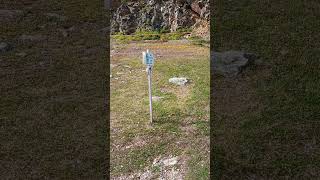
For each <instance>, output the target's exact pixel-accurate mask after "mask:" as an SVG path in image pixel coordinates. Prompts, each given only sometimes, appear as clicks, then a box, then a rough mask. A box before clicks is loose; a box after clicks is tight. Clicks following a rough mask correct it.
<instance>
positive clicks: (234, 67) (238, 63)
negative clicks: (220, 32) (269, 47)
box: [211, 51, 258, 77]
mask: <svg viewBox="0 0 320 180" xmlns="http://www.w3.org/2000/svg"><path fill="white" fill-rule="evenodd" d="M257 58H258V57H257V56H256V55H254V54H252V53H246V52H243V51H225V52H212V53H211V68H212V70H213V73H214V74H220V75H223V76H225V77H233V76H236V75H238V74H239V73H241V72H242V71H243V70H244V69H245V68H246V67H247V66H249V65H251V64H253V63H254V62H255V60H257Z"/></svg>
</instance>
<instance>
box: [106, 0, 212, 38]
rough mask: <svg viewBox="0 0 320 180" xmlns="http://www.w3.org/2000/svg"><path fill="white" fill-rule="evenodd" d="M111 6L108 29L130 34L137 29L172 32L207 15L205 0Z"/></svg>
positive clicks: (207, 8) (170, 0)
mask: <svg viewBox="0 0 320 180" xmlns="http://www.w3.org/2000/svg"><path fill="white" fill-rule="evenodd" d="M115 4H118V3H115ZM114 6H115V5H114ZM113 8H114V9H115V10H113V14H112V23H111V26H112V28H111V33H116V32H122V33H124V34H131V33H133V32H135V31H137V30H138V29H143V30H169V31H171V32H174V31H177V30H178V29H181V28H192V26H193V25H194V24H195V23H196V22H197V21H199V20H205V21H209V17H210V15H209V14H210V10H209V0H198V1H195V0H163V1H160V0H148V1H147V0H144V1H132V2H127V3H122V4H120V5H119V6H118V7H117V8H116V7H113Z"/></svg>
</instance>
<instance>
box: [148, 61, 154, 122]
mask: <svg viewBox="0 0 320 180" xmlns="http://www.w3.org/2000/svg"><path fill="white" fill-rule="evenodd" d="M151 71H152V67H151V66H150V65H148V83H149V104H150V109H149V110H150V125H152V119H153V115H152V87H151V74H152V73H151Z"/></svg>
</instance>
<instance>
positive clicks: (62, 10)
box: [0, 0, 108, 179]
mask: <svg viewBox="0 0 320 180" xmlns="http://www.w3.org/2000/svg"><path fill="white" fill-rule="evenodd" d="M0 9H9V10H10V9H14V10H21V11H23V15H22V16H20V17H18V18H16V19H14V20H11V21H4V22H1V28H0V36H1V38H0V39H1V41H4V42H7V43H10V44H11V45H12V46H13V50H11V51H9V52H6V53H1V55H0V60H1V63H0V74H1V76H0V82H1V86H0V91H1V100H0V109H1V110H0V121H1V138H0V141H1V148H0V149H1V160H0V164H1V165H0V166H1V168H0V174H1V175H0V177H1V179H104V178H105V177H106V174H107V162H108V153H107V152H108V142H107V139H108V136H107V127H108V126H107V121H106V119H107V117H108V116H107V114H106V113H107V111H106V110H107V108H106V107H105V105H106V103H105V101H106V97H105V96H106V87H105V85H106V80H107V78H108V77H107V75H106V72H107V70H106V69H108V65H107V54H108V47H106V44H107V43H106V42H107V41H106V34H104V33H103V32H101V31H100V30H101V29H103V28H105V27H106V26H107V24H108V23H107V22H108V19H107V16H106V14H107V12H106V11H105V10H104V9H103V2H102V1H96V0H95V1H90V2H88V1H84V0H62V1H58V0H53V1H42V0H26V1H2V2H1V3H0ZM46 13H56V14H58V15H60V16H64V19H63V20H62V19H60V18H59V17H49V16H47V15H46ZM62 31H68V32H67V33H68V35H67V36H64V34H63V33H62ZM23 34H24V35H27V36H29V35H31V36H32V35H36V37H39V36H41V37H45V38H43V39H42V38H41V39H39V40H36V41H32V40H29V41H25V42H22V41H21V40H19V38H20V37H21V35H23ZM21 54H24V55H21ZM107 83H108V82H107Z"/></svg>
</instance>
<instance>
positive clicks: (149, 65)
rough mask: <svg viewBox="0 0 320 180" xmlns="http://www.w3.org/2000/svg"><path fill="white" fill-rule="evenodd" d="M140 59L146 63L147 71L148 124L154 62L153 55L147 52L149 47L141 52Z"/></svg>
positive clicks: (150, 109)
mask: <svg viewBox="0 0 320 180" xmlns="http://www.w3.org/2000/svg"><path fill="white" fill-rule="evenodd" d="M142 57H143V58H142V61H143V64H145V65H147V69H146V70H147V73H148V85H149V104H150V108H149V111H150V125H152V119H153V115H152V84H151V74H152V66H153V64H154V57H153V54H152V53H151V52H149V49H148V50H147V52H142Z"/></svg>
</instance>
